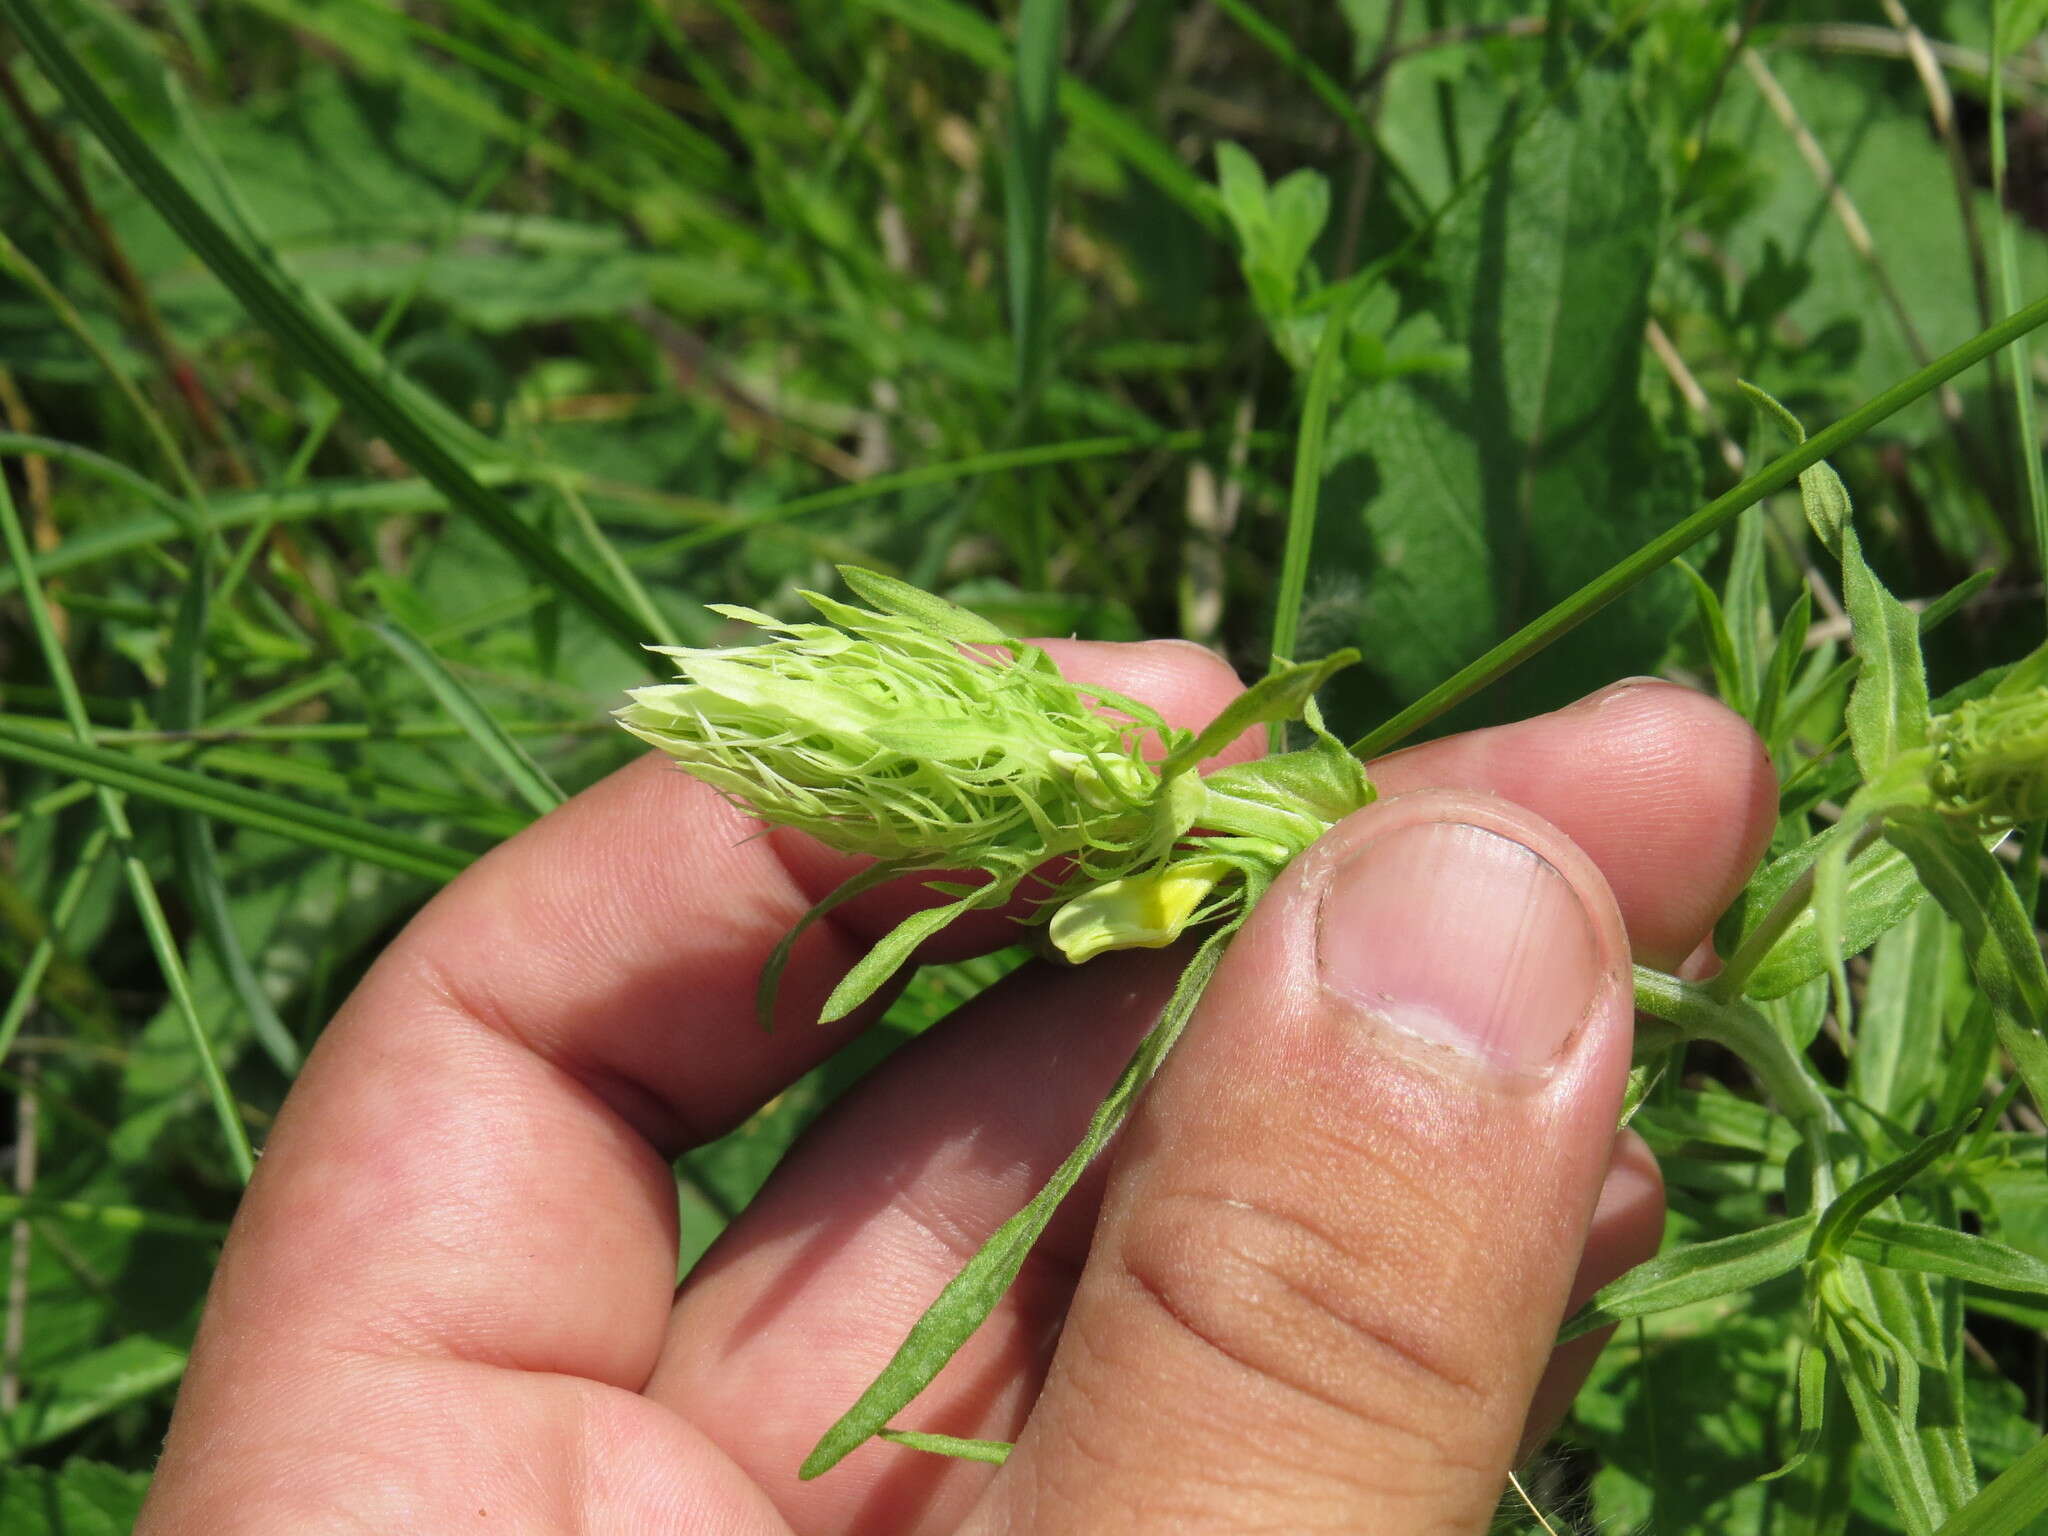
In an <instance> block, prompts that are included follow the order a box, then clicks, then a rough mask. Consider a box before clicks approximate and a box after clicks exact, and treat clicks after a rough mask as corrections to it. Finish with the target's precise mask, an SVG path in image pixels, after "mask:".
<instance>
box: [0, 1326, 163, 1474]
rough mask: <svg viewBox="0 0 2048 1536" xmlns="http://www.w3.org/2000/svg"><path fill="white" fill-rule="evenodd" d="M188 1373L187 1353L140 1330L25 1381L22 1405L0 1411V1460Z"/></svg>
mask: <svg viewBox="0 0 2048 1536" xmlns="http://www.w3.org/2000/svg"><path fill="white" fill-rule="evenodd" d="M184 1371H185V1351H183V1350H182V1349H176V1348H173V1347H172V1346H171V1345H169V1344H166V1343H163V1342H162V1341H161V1340H158V1339H153V1338H150V1337H149V1336H148V1335H146V1334H140V1333H137V1334H131V1335H129V1336H128V1337H127V1338H125V1339H122V1340H120V1341H118V1342H117V1343H113V1344H109V1345H107V1346H106V1347H105V1348H104V1349H97V1350H93V1351H91V1352H89V1353H87V1354H82V1355H78V1356H75V1357H74V1358H72V1359H70V1360H67V1361H66V1362H64V1363H63V1364H62V1365H61V1366H58V1367H56V1368H54V1369H51V1370H49V1371H47V1372H43V1373H40V1374H39V1375H37V1376H35V1377H34V1378H32V1379H30V1380H29V1381H27V1382H25V1383H24V1384H23V1385H24V1391H23V1393H22V1402H21V1406H20V1407H18V1408H16V1409H14V1410H13V1411H12V1412H11V1413H7V1414H0V1460H7V1461H12V1460H13V1459H14V1458H16V1457H18V1456H20V1455H21V1454H22V1453H23V1452H24V1451H29V1450H33V1449H34V1448H35V1447H36V1446H39V1445H47V1444H48V1443H49V1442H50V1441H52V1440H59V1439H62V1438H63V1437H64V1436H66V1435H69V1434H74V1433H76V1432H77V1431H78V1430H80V1429H83V1428H84V1427H85V1426H86V1425H88V1424H90V1423H92V1422H93V1421H94V1420H96V1419H99V1418H103V1417H104V1416H105V1415H107V1414H110V1413H112V1412H114V1411H115V1410H116V1409H119V1408H123V1407H126V1406H127V1405H128V1404H129V1403H132V1402H134V1401H136V1400H137V1399H138V1398H143V1397H148V1396H150V1395H151V1394H153V1393H155V1392H157V1391H158V1390H160V1389H161V1388H163V1387H166V1386H168V1385H170V1384H171V1383H172V1382H174V1381H176V1380H177V1379H178V1378H179V1377H180V1376H181V1375H183V1374H184Z"/></svg>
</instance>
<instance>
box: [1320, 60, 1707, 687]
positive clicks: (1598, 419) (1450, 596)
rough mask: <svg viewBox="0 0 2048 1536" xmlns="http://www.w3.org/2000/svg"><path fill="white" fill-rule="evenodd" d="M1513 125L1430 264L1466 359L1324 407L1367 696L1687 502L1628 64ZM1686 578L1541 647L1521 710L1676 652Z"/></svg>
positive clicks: (1634, 596) (1658, 209)
mask: <svg viewBox="0 0 2048 1536" xmlns="http://www.w3.org/2000/svg"><path fill="white" fill-rule="evenodd" d="M1529 110H1530V112H1531V113H1532V114H1533V112H1534V104H1531V106H1530V109H1529ZM1515 135H1519V137H1513V136H1515ZM1502 136H1503V140H1505V139H1507V138H1509V137H1513V143H1512V148H1508V147H1507V146H1506V144H1505V143H1503V144H1502V145H1501V146H1500V147H1501V150H1502V152H1501V153H1500V154H1499V156H1498V158H1497V160H1495V161H1493V162H1491V163H1489V166H1488V168H1487V171H1486V173H1485V176H1484V180H1483V183H1482V184H1481V185H1480V186H1479V187H1478V188H1477V189H1476V190H1475V192H1474V194H1473V195H1472V196H1470V197H1468V198H1464V199H1461V200H1460V201H1459V202H1458V203H1457V204H1456V205H1455V206H1454V207H1453V208H1452V209H1451V211H1450V212H1449V213H1448V214H1447V215H1446V216H1445V219H1444V225H1443V230H1442V234H1441V237H1440V240H1439V253H1438V258H1437V261H1436V263H1435V269H1434V273H1433V275H1434V276H1435V278H1436V279H1437V280H1438V281H1439V282H1440V283H1441V284H1442V285H1443V286H1444V288H1445V289H1446V290H1447V291H1448V292H1449V294H1450V296H1451V301H1452V305H1453V313H1452V315H1451V316H1450V322H1451V324H1450V329H1451V335H1450V337H1449V340H1450V341H1452V342H1454V343H1459V344H1463V345H1465V346H1466V347H1467V348H1468V349H1469V354H1470V367H1469V369H1468V370H1467V371H1466V375H1465V377H1464V378H1462V379H1457V380H1444V379H1436V378H1402V379H1396V380H1391V381H1388V382H1385V383H1381V384H1377V385H1375V386H1373V387H1370V388H1365V389H1361V390H1359V391H1358V392H1357V393H1356V394H1354V395H1353V396H1352V397H1351V398H1350V399H1349V400H1348V401H1345V402H1343V403H1342V404H1341V405H1340V406H1339V408H1338V409H1337V410H1336V412H1335V413H1334V415H1333V418H1332V421H1331V425H1330V432H1329V439H1328V444H1327V451H1326V454H1325V456H1324V462H1325V465H1326V469H1325V472H1324V485H1323V490H1322V498H1321V499H1322V502H1323V504H1324V505H1326V506H1327V507H1329V508H1331V509H1333V511H1332V513H1330V514H1326V515H1325V516H1323V517H1322V518H1321V519H1320V520H1319V526H1318V530H1317V551H1316V569H1317V571H1318V572H1319V573H1325V574H1324V575H1323V582H1324V585H1325V587H1326V589H1327V595H1326V596H1320V601H1322V602H1324V603H1325V604H1329V605H1336V604H1341V606H1335V607H1333V608H1332V612H1331V617H1330V618H1328V619H1326V620H1325V624H1326V625H1327V626H1329V627H1330V628H1334V626H1335V625H1336V624H1338V623H1344V624H1346V625H1347V629H1346V630H1345V631H1344V632H1345V633H1346V636H1347V638H1355V641H1356V643H1357V645H1358V648H1359V650H1360V651H1361V652H1363V654H1364V656H1365V658H1366V664H1367V666H1369V667H1370V668H1371V670H1372V672H1373V673H1375V674H1377V675H1378V677H1379V679H1380V681H1381V683H1382V685H1383V688H1382V691H1381V692H1380V693H1379V694H1378V695H1377V696H1373V697H1368V698H1362V699H1360V701H1359V702H1358V703H1357V704H1354V705H1352V706H1351V707H1352V708H1354V709H1362V708H1365V707H1383V706H1384V705H1385V704H1388V703H1393V702H1398V701H1406V700H1411V699H1414V698H1415V697H1417V696H1418V695H1420V694H1423V693H1425V692H1426V691H1427V690H1429V689H1430V688H1432V687H1434V686H1435V685H1437V684H1438V683H1440V682H1442V681H1443V680H1444V679H1445V678H1447V677H1449V676H1450V675H1452V674H1453V673H1454V672H1455V671H1457V669H1458V668H1460V667H1462V666H1463V665H1465V664H1466V663H1467V662H1469V661H1470V660H1471V659H1472V658H1473V657H1475V656H1477V655H1479V654H1480V653H1481V652H1483V651H1485V650H1486V649H1487V648H1488V647H1489V646H1491V645H1493V644H1494V643H1496V642H1497V641H1499V640H1500V639H1502V638H1503V637H1504V636H1506V635H1507V634H1508V633H1510V632H1511V631H1513V630H1514V629H1516V628H1518V627H1519V626H1520V625H1522V624H1523V623H1525V622H1527V621H1528V620H1530V619H1533V618H1534V617H1536V615H1537V614H1539V613H1541V612H1542V611H1543V610H1544V609H1546V608H1548V607H1549V606H1551V605H1552V604H1553V603H1555V602H1557V601H1559V600H1561V599H1563V598H1565V597H1566V596H1568V595H1569V594H1570V593H1571V592H1573V591H1574V590H1576V589H1578V588H1579V587H1581V586H1582V585H1584V584H1585V583H1586V582H1587V581H1589V580H1592V579H1593V578H1595V577H1597V576H1598V575H1599V574H1600V573H1601V572H1603V571H1605V570H1607V569H1608V568H1610V567H1611V566H1613V565H1614V564H1615V563H1617V562H1618V561H1620V560H1622V559H1623V558H1625V557H1626V556H1628V555H1629V554H1630V553H1632V552H1633V551H1634V550H1635V549H1636V548H1638V547H1639V546H1640V545H1641V544H1643V543H1644V542H1646V541H1647V540H1648V539H1649V538H1651V537H1653V536H1654V535H1655V534H1657V533H1660V532H1662V531H1664V530H1665V529H1667V528H1669V527H1671V526H1672V525H1673V524H1674V523H1676V522H1678V521H1679V520H1680V519H1681V518H1682V517H1683V516H1684V515H1685V514H1686V513H1687V512H1688V511H1690V510H1691V509H1692V506H1693V503H1694V501H1695V498H1696V492H1697V487H1698V468H1697V461H1696V458H1695V456H1694V455H1692V454H1691V453H1690V452H1689V451H1687V450H1683V449H1681V448H1679V447H1678V445H1676V444H1674V443H1671V442H1668V441H1666V440H1665V438H1664V437H1663V435H1662V434H1661V432H1660V431H1659V429H1658V428H1657V426H1656V425H1655V424H1654V423H1653V422H1652V421H1651V419H1650V418H1649V416H1648V414H1647V413H1646V412H1645V410H1644V409H1643V407H1642V403H1641V399H1640V389H1639V380H1640V375H1641V370H1640V368H1639V367H1638V366H1637V360H1638V358H1639V355H1640V352H1641V348H1642V345H1643V329H1644V324H1645V320H1646V317H1647V301H1648V291H1649V284H1650V280H1651V277H1652V275H1653V273H1654V271H1655V268H1656V263H1657V256H1658V250H1659V247H1660V236H1659V233H1658V231H1659V229H1660V227H1661V224H1662V220H1663V212H1664V207H1663V191H1662V187H1661V185H1660V182H1659V179H1658V175H1657V171H1656V169H1655V166H1654V164H1653V162H1652V158H1651V156H1650V154H1649V151H1648V147H1647V144H1646V142H1645V136H1644V132H1643V127H1642V124H1641V122H1640V121H1639V119H1638V117H1637V114H1636V109H1635V106H1634V104H1633V102H1632V101H1631V99H1630V96H1629V91H1628V87H1627V83H1626V81H1625V80H1623V79H1622V78H1620V77H1619V76H1616V75H1610V74H1606V73H1603V72H1601V71H1598V70H1588V71H1587V72H1586V73H1585V74H1584V75H1583V76H1581V77H1580V79H1579V80H1578V83H1577V85H1576V86H1575V88H1574V89H1573V91H1572V92H1570V93H1569V94H1568V95H1567V96H1566V97H1565V98H1564V99H1563V100H1562V101H1560V102H1558V103H1557V104H1556V105H1555V106H1553V107H1552V108H1551V109H1550V110H1548V111H1545V112H1543V113H1541V114H1540V116H1530V117H1527V118H1525V117H1523V116H1521V115H1520V114H1511V115H1510V117H1509V119H1508V120H1507V121H1506V122H1505V123H1504V125H1503V128H1502ZM1351 508H1355V509H1357V510H1356V511H1355V513H1351V514H1350V515H1339V514H1340V513H1341V512H1343V511H1344V509H1351ZM1676 585H1677V578H1676V577H1675V575H1671V576H1666V575H1664V574H1661V573H1660V575H1659V576H1658V577H1656V578H1653V579H1652V580H1651V582H1650V583H1649V584H1647V585H1644V586H1641V587H1637V588H1635V589H1634V590H1632V591H1631V592H1629V593H1628V594H1627V595H1626V596H1624V597H1622V598H1620V599H1619V600H1618V601H1617V602H1616V603H1615V604H1613V605H1612V606H1610V607H1608V608H1607V609H1606V610H1605V611H1604V612H1603V613H1601V614H1600V615H1599V616H1598V617H1597V618H1595V619H1593V620H1592V621H1591V622H1590V623H1589V624H1587V625H1586V626H1585V627H1584V628H1582V629H1579V630H1578V631H1577V632H1576V633H1574V634H1570V635H1567V636H1565V637H1564V638H1562V639H1561V640H1559V641H1558V643H1557V644H1555V645H1553V646H1551V647H1550V648H1549V649H1547V650H1546V651H1544V652H1543V653H1542V654H1541V655H1539V656H1537V657H1534V658H1532V659H1531V661H1530V662H1529V663H1528V664H1527V665H1526V666H1524V667H1522V668H1521V669H1520V670H1518V671H1517V673H1516V690H1515V696H1514V700H1513V705H1512V708H1513V712H1514V714H1515V715H1516V716H1517V717H1519V716H1521V715H1524V714H1528V713H1532V712H1535V711H1538V710H1542V709H1547V708H1551V707H1553V706H1555V705H1561V704H1563V703H1565V702H1567V701H1568V700H1570V699H1572V698H1576V697H1579V696H1581V695H1583V694H1584V693H1585V692H1586V691H1588V690H1589V689H1590V688H1591V687H1593V686H1596V685H1597V684H1599V683H1601V682H1606V681H1610V680H1611V679H1612V677H1613V666H1614V658H1615V657H1616V656H1617V655H1626V656H1638V657H1641V656H1652V655H1658V654H1661V652H1662V650H1663V648H1664V646H1665V645H1666V643H1667V642H1668V641H1669V639H1670V637H1671V635H1672V634H1673V633H1674V631H1675V629H1676V628H1677V624H1678V622H1679V621H1680V620H1681V619H1682V617H1683V613H1684V609H1683V607H1682V600H1681V599H1679V598H1678V597H1677V593H1676ZM1318 601H1319V594H1318V593H1317V592H1316V591H1315V590H1314V588H1313V587H1312V588H1311V590H1310V605H1311V607H1314V606H1315V605H1316V604H1317V602H1318ZM1362 681H1363V680H1362V679H1360V680H1357V681H1356V682H1354V681H1353V680H1350V679H1347V680H1345V683H1340V685H1339V693H1340V696H1343V697H1346V698H1354V697H1357V696H1358V695H1359V694H1360V693H1361V687H1360V684H1361V683H1362ZM1346 684H1349V685H1350V686H1348V687H1347V686H1346ZM1494 702H1495V703H1498V697H1497V696H1496V700H1495V701H1494ZM1493 718H1496V717H1494V716H1491V715H1481V714H1480V713H1479V712H1478V711H1477V710H1468V711H1467V712H1466V713H1465V714H1464V715H1462V716H1452V717H1451V720H1452V722H1453V723H1481V722H1482V721H1488V720H1491V719H1493Z"/></svg>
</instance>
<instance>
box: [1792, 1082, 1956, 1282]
mask: <svg viewBox="0 0 2048 1536" xmlns="http://www.w3.org/2000/svg"><path fill="white" fill-rule="evenodd" d="M1975 1118H1976V1117H1975V1116H1974V1115H1973V1116H1971V1117H1970V1119H1969V1120H1959V1121H1957V1122H1956V1123H1955V1124H1954V1125H1952V1126H1950V1127H1949V1128H1948V1129H1947V1130H1945V1131H1937V1132H1936V1133H1935V1134H1934V1135H1932V1136H1929V1137H1927V1138H1926V1139H1924V1140H1923V1141H1921V1143H1920V1144H1919V1145H1918V1146H1916V1147H1914V1148H1913V1150H1912V1151H1910V1152H1908V1153H1906V1154H1905V1155H1904V1156H1903V1157H1896V1158H1893V1159H1892V1160H1891V1161H1890V1162H1888V1163H1886V1164H1885V1165H1884V1166H1883V1167H1881V1168H1876V1169H1873V1170H1872V1171H1871V1172H1869V1173H1866V1174H1865V1175H1863V1177H1862V1178H1860V1179H1858V1180H1857V1181H1856V1182H1855V1183H1854V1184H1851V1185H1850V1186H1849V1187H1848V1188H1847V1189H1845V1190H1843V1191H1842V1193H1841V1194H1839V1195H1837V1196H1836V1197H1835V1199H1834V1200H1832V1201H1831V1202H1829V1205H1828V1208H1827V1210H1826V1211H1825V1212H1823V1213H1822V1215H1821V1218H1820V1221H1819V1222H1818V1223H1817V1224H1816V1225H1815V1227H1814V1229H1813V1237H1812V1240H1811V1241H1810V1242H1809V1243H1808V1245H1807V1250H1806V1260H1807V1262H1808V1263H1809V1264H1817V1263H1825V1262H1830V1261H1832V1260H1834V1259H1835V1258H1837V1257H1838V1256H1839V1255H1840V1254H1841V1252H1842V1250H1843V1247H1844V1245H1845V1244H1846V1243H1847V1242H1848V1241H1849V1239H1850V1237H1851V1236H1852V1235H1853V1234H1854V1233H1855V1231H1856V1229H1857V1227H1858V1226H1859V1225H1860V1224H1861V1223H1862V1221H1863V1220H1864V1218H1865V1217H1867V1216H1868V1215H1870V1213H1871V1212H1872V1211H1874V1210H1876V1209H1877V1208H1878V1207H1879V1206H1880V1205H1882V1204H1884V1203H1885V1201H1887V1200H1889V1199H1891V1198H1892V1196H1894V1195H1896V1194H1897V1193H1898V1192H1899V1191H1900V1190H1902V1189H1904V1188H1905V1187H1906V1186H1907V1185H1908V1184H1910V1183H1912V1182H1913V1180H1915V1179H1916V1178H1918V1177H1919V1176H1920V1175H1921V1174H1922V1173H1924V1172H1926V1171H1927V1169H1928V1168H1930V1167H1932V1166H1933V1164H1934V1161H1935V1159H1936V1158H1939V1157H1942V1156H1944V1155H1945V1154H1947V1153H1948V1152H1949V1150H1950V1149H1951V1148H1953V1147H1954V1146H1955V1144H1956V1142H1957V1141H1959V1140H1960V1139H1961V1138H1962V1135H1963V1133H1964V1132H1965V1131H1967V1130H1968V1129H1969V1128H1970V1124H1971V1121H1972V1120H1974V1119H1975Z"/></svg>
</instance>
